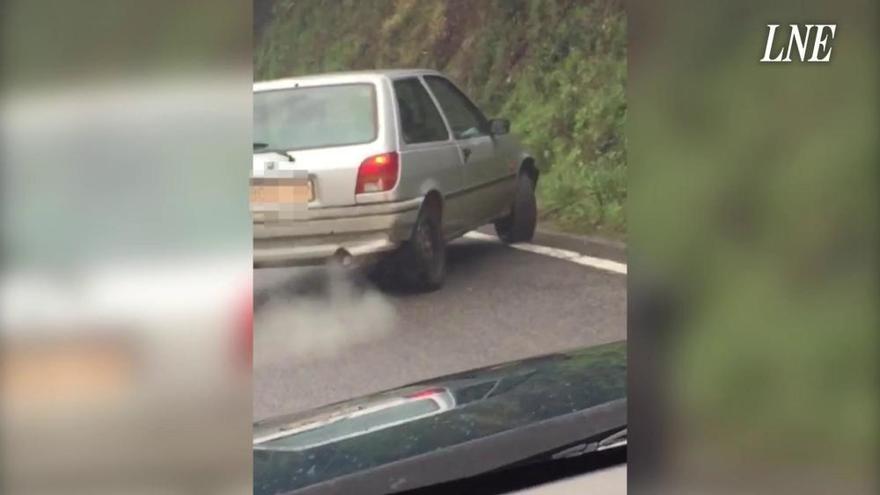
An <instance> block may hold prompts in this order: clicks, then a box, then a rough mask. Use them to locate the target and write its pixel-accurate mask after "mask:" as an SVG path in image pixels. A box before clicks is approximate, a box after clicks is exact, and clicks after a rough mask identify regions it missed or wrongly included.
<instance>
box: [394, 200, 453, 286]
mask: <svg viewBox="0 0 880 495" xmlns="http://www.w3.org/2000/svg"><path fill="white" fill-rule="evenodd" d="M400 258H401V263H400V266H399V268H400V276H401V279H402V280H403V282H404V283H405V284H406V285H407V286H408V287H409V288H411V289H415V290H418V291H422V292H429V291H433V290H437V289H439V288H440V287H442V286H443V282H444V280H445V279H446V242H445V240H444V239H443V231H442V227H441V220H440V214H439V212H438V211H437V209H436V208H430V207H428V208H422V210H421V211H420V212H419V216H418V218H417V219H416V223H415V225H414V226H413V231H412V235H411V237H410V240H409V241H407V242H406V244H404V245H403V246H401V251H400Z"/></svg>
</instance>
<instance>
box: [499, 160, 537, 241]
mask: <svg viewBox="0 0 880 495" xmlns="http://www.w3.org/2000/svg"><path fill="white" fill-rule="evenodd" d="M537 221H538V203H537V201H536V200H535V183H534V181H533V180H532V178H531V177H529V176H528V175H525V174H521V175H520V176H519V177H518V178H517V183H516V194H515V196H514V198H513V206H512V207H511V208H510V214H509V215H507V216H506V217H504V218H502V219H500V220H496V221H495V232H496V233H497V234H498V237H499V238H500V239H501V240H502V241H504V242H506V243H508V244H510V243H514V242H526V241H530V240H532V237H534V235H535V224H536V223H537Z"/></svg>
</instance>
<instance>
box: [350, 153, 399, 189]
mask: <svg viewBox="0 0 880 495" xmlns="http://www.w3.org/2000/svg"><path fill="white" fill-rule="evenodd" d="M399 170H400V160H399V158H398V156H397V153H396V152H394V151H392V152H391V153H382V154H381V155H375V156H371V157H369V158H367V159H366V160H364V161H363V162H361V166H360V167H359V168H358V176H357V185H356V186H355V189H354V192H355V194H361V193H371V192H382V191H390V190H391V189H393V188H394V185H395V184H397V174H398V172H399Z"/></svg>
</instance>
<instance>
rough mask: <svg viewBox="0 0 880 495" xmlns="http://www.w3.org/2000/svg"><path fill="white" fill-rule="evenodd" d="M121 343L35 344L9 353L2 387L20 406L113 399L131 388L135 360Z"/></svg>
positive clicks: (0, 369) (1, 369) (1, 371)
mask: <svg viewBox="0 0 880 495" xmlns="http://www.w3.org/2000/svg"><path fill="white" fill-rule="evenodd" d="M117 344H118V343H116V342H67V343H48V342H47V343H45V344H43V345H40V344H34V345H29V346H26V347H18V346H16V347H18V348H16V347H13V348H7V349H4V351H3V353H2V362H0V383H2V390H3V392H4V394H5V395H6V397H7V398H9V399H11V401H12V402H13V403H17V404H18V405H19V406H26V405H43V406H49V405H72V404H71V403H74V404H76V403H80V404H83V403H94V402H96V401H102V400H106V399H113V398H116V397H118V396H119V394H120V393H123V392H124V391H125V390H126V389H128V388H129V387H131V385H132V378H133V373H134V362H133V359H132V356H131V354H130V353H129V352H127V351H126V350H125V349H123V348H122V347H121V346H119V345H117Z"/></svg>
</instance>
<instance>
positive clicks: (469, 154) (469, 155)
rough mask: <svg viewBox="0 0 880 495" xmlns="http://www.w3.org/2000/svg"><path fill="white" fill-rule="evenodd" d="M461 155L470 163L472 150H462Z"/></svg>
mask: <svg viewBox="0 0 880 495" xmlns="http://www.w3.org/2000/svg"><path fill="white" fill-rule="evenodd" d="M461 153H462V154H463V155H464V161H468V158H470V157H471V149H470V148H462V149H461Z"/></svg>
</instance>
